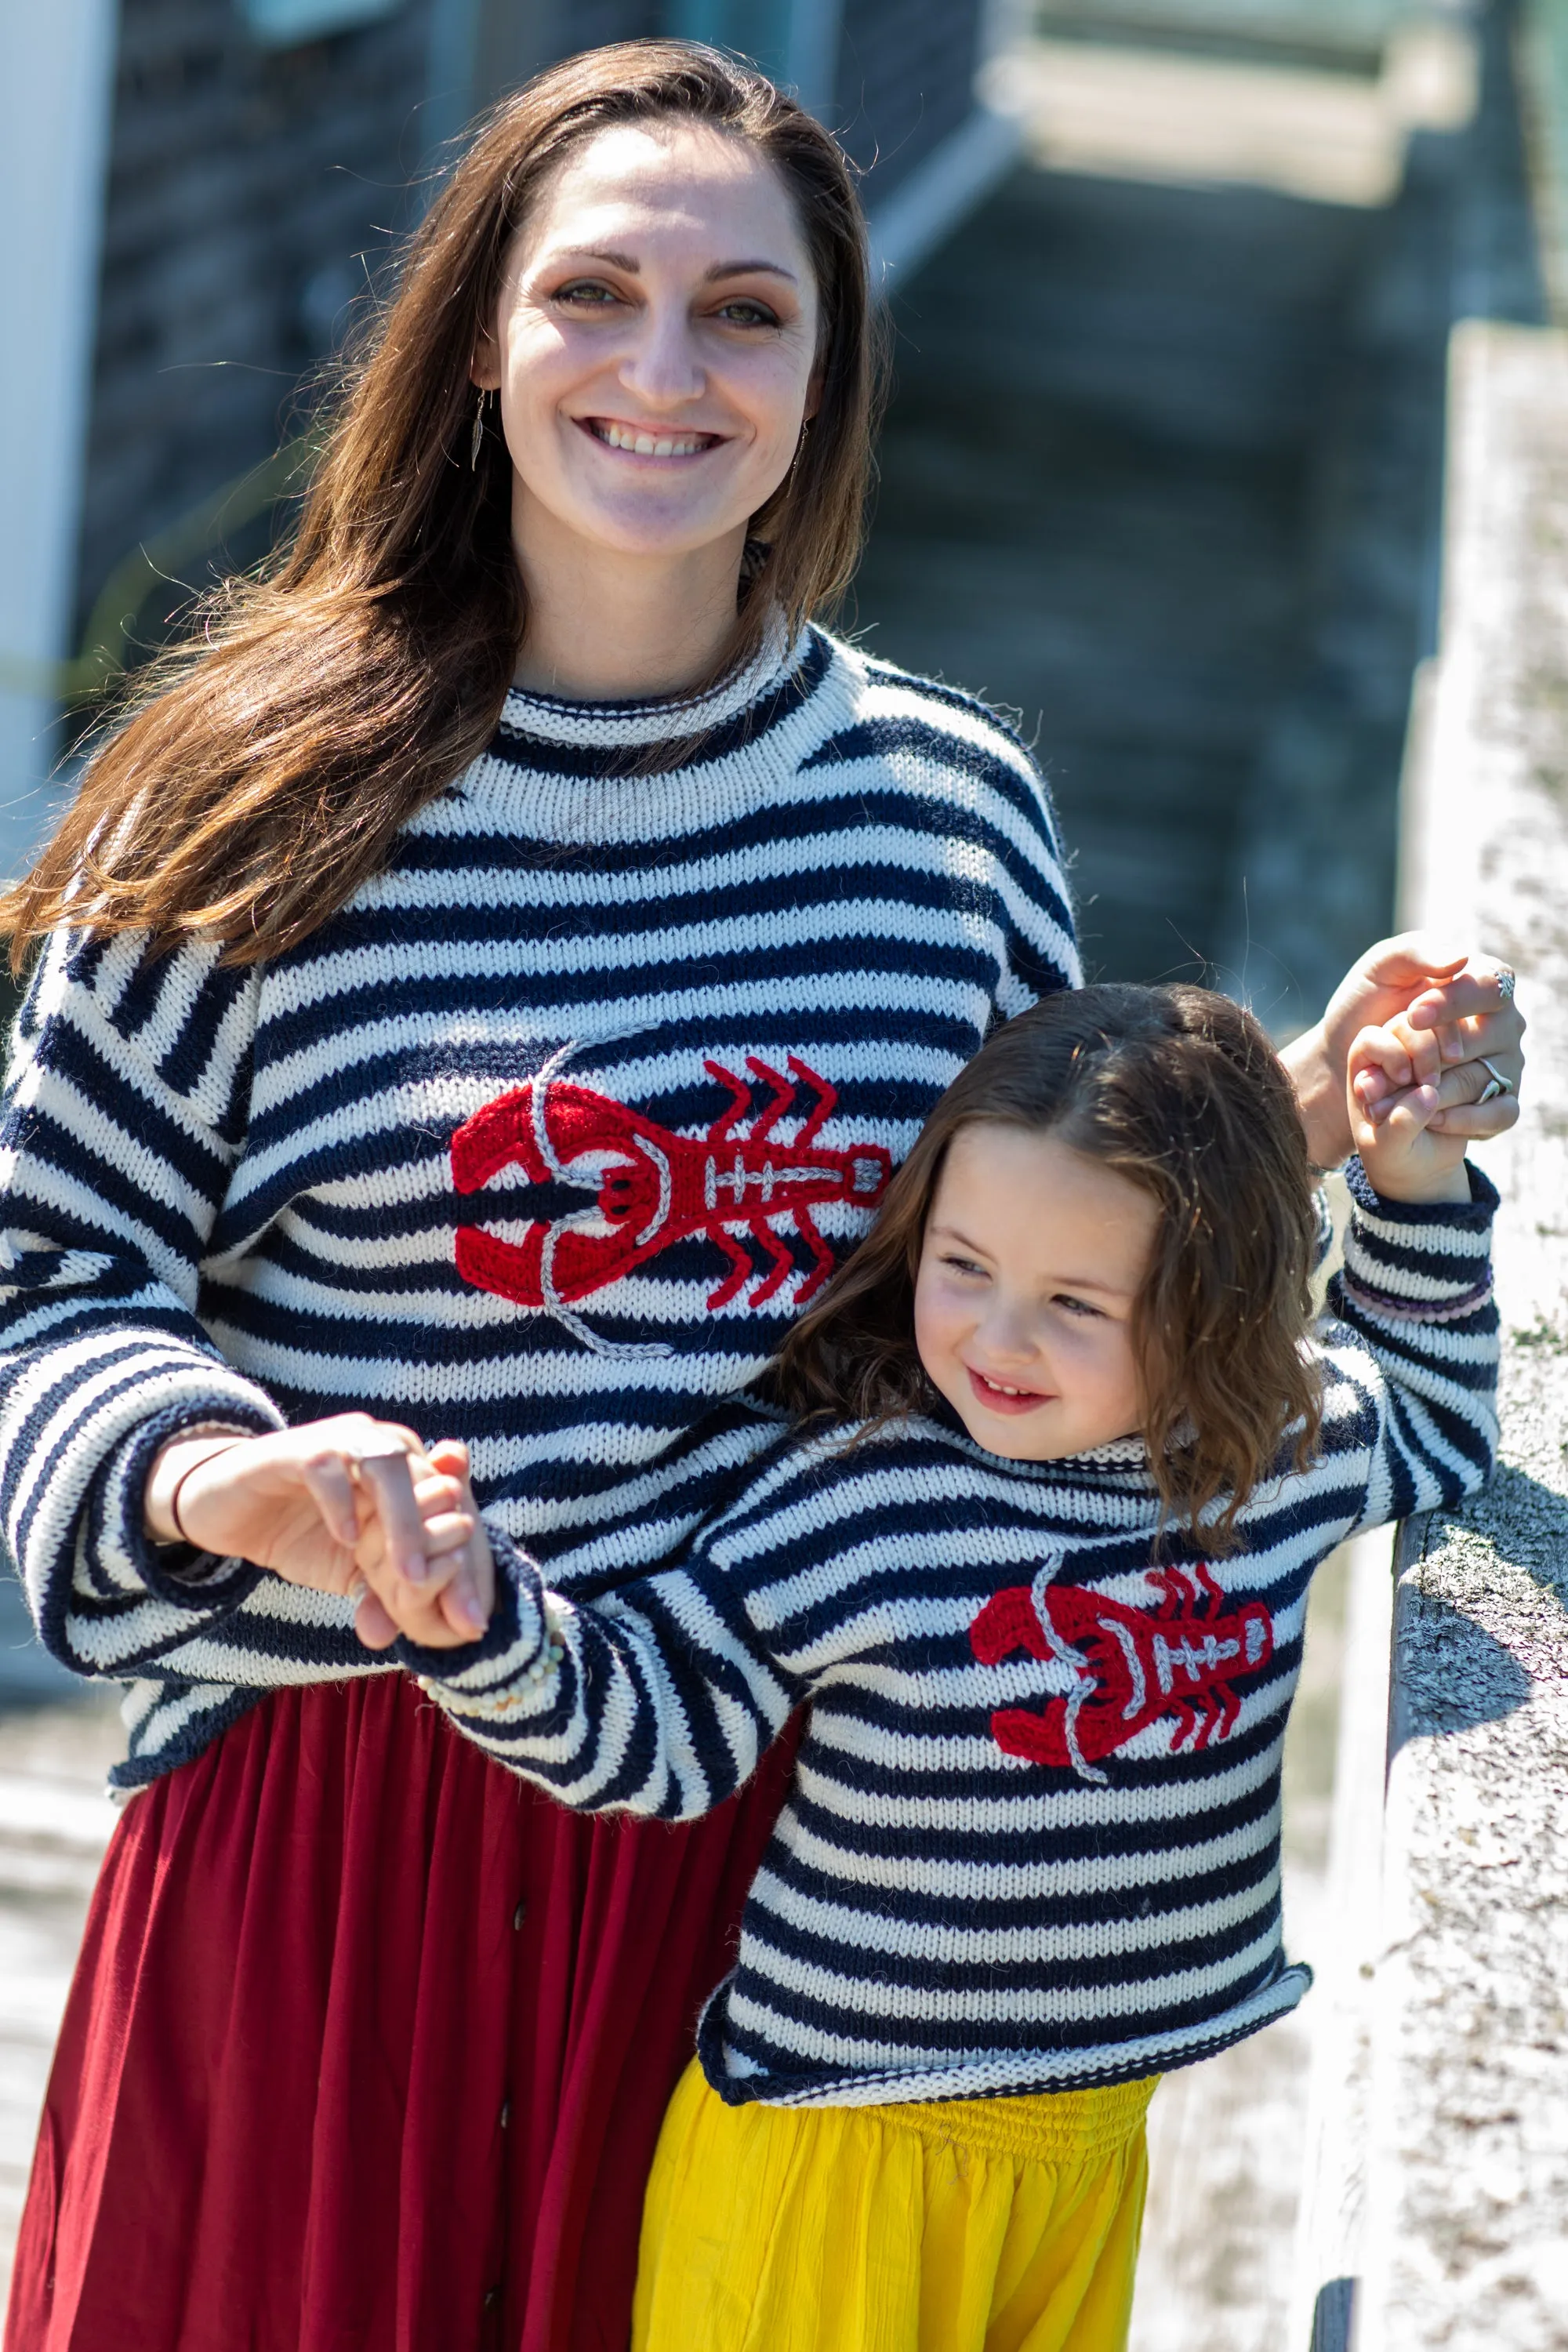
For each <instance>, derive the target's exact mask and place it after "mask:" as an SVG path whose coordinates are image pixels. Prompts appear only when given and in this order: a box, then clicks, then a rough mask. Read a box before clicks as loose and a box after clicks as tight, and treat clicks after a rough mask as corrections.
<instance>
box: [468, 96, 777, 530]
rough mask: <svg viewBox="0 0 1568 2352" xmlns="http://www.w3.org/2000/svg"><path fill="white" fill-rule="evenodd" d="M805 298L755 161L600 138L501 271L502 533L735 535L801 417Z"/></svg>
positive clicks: (493, 375)
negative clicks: (506, 486)
mask: <svg viewBox="0 0 1568 2352" xmlns="http://www.w3.org/2000/svg"><path fill="white" fill-rule="evenodd" d="M816 338H817V300H816V284H815V281H814V279H813V277H812V272H811V265H810V262H809V260H808V258H807V256H806V250H805V243H804V240H803V238H802V236H801V233H800V228H799V225H798V223H797V221H796V219H795V207H794V205H793V204H792V202H791V200H790V197H789V194H788V193H787V191H786V190H785V187H784V183H783V181H782V180H781V179H780V178H779V176H778V174H777V173H775V172H774V170H773V166H772V165H771V164H770V163H767V162H766V161H765V159H764V158H763V157H762V156H760V155H758V154H756V153H755V152H753V151H752V149H750V148H749V147H748V146H746V145H745V144H744V143H743V142H742V141H740V140H739V139H732V138H728V137H726V136H724V135H723V134H722V133H721V132H718V131H712V130H710V129H707V128H705V127H702V126H697V127H684V126H677V125H659V126H657V127H656V128H655V129H654V130H651V131H649V130H642V129H637V128H633V127H620V128H616V129H614V130H609V131H601V132H600V133H599V134H598V135H597V137H595V139H593V140H591V141H590V142H588V143H587V144H586V145H584V147H582V148H581V149H580V150H578V152H575V153H574V154H573V155H572V156H570V157H569V158H568V159H567V161H566V162H565V163H563V165H562V166H561V168H560V170H559V171H558V172H557V173H555V174H554V176H553V177H552V179H551V180H549V181H548V182H547V183H546V184H545V186H544V188H543V190H542V192H541V194H540V196H539V199H538V201H537V203H536V204H535V205H534V208H533V211H532V213H531V216H530V218H529V220H528V221H527V223H526V224H525V226H524V227H523V228H522V229H521V231H520V232H519V234H518V236H517V238H516V240H515V241H514V244H513V246H512V249H511V252H510V257H509V259H508V267H507V273H506V278H505V283H504V285H503V288H502V291H501V299H500V313H499V318H498V324H497V336H496V340H495V341H493V342H490V341H487V342H486V343H485V345H484V346H483V347H482V349H481V350H480V352H479V353H478V354H476V359H475V365H474V378H475V381H476V383H481V384H484V385H485V386H486V387H487V388H490V387H494V386H496V385H498V384H499V386H500V409H501V425H502V430H503V432H504V433H505V436H506V443H507V447H508V450H509V451H510V456H511V461H512V467H513V469H514V475H515V481H514V488H513V520H514V528H515V530H516V535H517V539H518V543H519V548H520V551H522V552H523V553H524V554H525V555H526V551H527V547H528V542H529V538H530V535H531V530H534V529H536V528H537V529H541V530H543V531H545V532H547V533H549V532H551V531H552V530H556V531H558V530H560V529H562V528H564V530H566V531H567V532H568V533H570V534H573V535H574V536H575V537H577V538H579V539H582V540H584V541H589V542H590V543H592V544H594V545H595V546H598V547H601V548H603V549H605V550H607V551H616V552H617V553H620V554H623V555H631V556H661V555H662V556H678V555H684V554H689V553H690V552H691V551H694V550H696V549H700V548H705V547H708V546H710V545H712V544H714V543H715V542H717V541H726V540H730V539H733V540H734V541H736V551H737V553H738V551H739V546H740V545H741V544H742V543H743V541H744V536H745V529H746V523H747V520H748V519H749V517H751V516H752V515H753V514H754V513H755V512H756V511H757V509H758V508H759V507H762V506H763V505H765V504H766V502H767V500H768V499H769V498H770V497H771V496H772V494H773V491H774V490H775V489H776V488H778V486H779V484H780V483H781V482H782V481H783V480H784V476H785V475H786V474H787V473H788V471H789V468H790V466H791V464H792V463H793V461H794V458H795V450H796V447H797V446H798V443H799V439H800V430H801V425H802V423H803V422H804V420H805V418H806V416H808V415H810V414H811V411H812V409H813V407H814V406H815V385H814V380H813V379H814V373H815V369H816Z"/></svg>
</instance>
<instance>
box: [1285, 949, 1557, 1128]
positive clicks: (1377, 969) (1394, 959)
mask: <svg viewBox="0 0 1568 2352" xmlns="http://www.w3.org/2000/svg"><path fill="white" fill-rule="evenodd" d="M1453 945H1454V943H1453V942H1452V941H1449V940H1435V939H1433V938H1432V937H1431V936H1430V935H1429V934H1427V933H1425V932H1421V931H1405V932H1403V933H1402V934H1401V935H1400V937H1399V938H1398V939H1393V940H1379V942H1378V944H1377V946H1376V947H1374V948H1371V949H1369V950H1368V951H1367V953H1366V954H1365V955H1364V956H1363V957H1362V959H1361V961H1359V963H1357V964H1356V965H1354V967H1353V968H1352V970H1351V971H1348V972H1347V973H1346V975H1345V977H1344V979H1343V980H1342V982H1340V985H1339V986H1338V988H1336V989H1335V991H1334V992H1333V995H1332V996H1331V999H1330V1000H1329V1006H1328V1010H1327V1011H1326V1013H1324V1014H1323V1017H1322V1019H1321V1021H1320V1022H1319V1023H1318V1024H1317V1025H1316V1026H1315V1027H1314V1028H1311V1029H1309V1030H1308V1031H1307V1032H1306V1033H1305V1034H1303V1035H1302V1036H1300V1037H1298V1038H1297V1039H1296V1040H1295V1042H1294V1043H1293V1044H1292V1045H1287V1046H1286V1047H1285V1049H1284V1051H1283V1054H1282V1055H1281V1056H1280V1058H1281V1060H1282V1061H1283V1062H1284V1064H1285V1066H1286V1068H1287V1069H1288V1070H1289V1073H1290V1076H1291V1079H1292V1081H1293V1083H1294V1085H1295V1088H1296V1096H1297V1099H1298V1101H1299V1102H1300V1106H1301V1117H1302V1119H1303V1121H1304V1123H1305V1126H1306V1129H1307V1144H1308V1149H1309V1150H1310V1152H1311V1155H1312V1158H1313V1160H1314V1161H1315V1162H1316V1163H1317V1165H1318V1166H1319V1167H1320V1168H1333V1167H1337V1166H1338V1164H1339V1162H1340V1161H1341V1160H1343V1159H1344V1158H1345V1157H1346V1155H1347V1153H1348V1152H1349V1151H1350V1150H1351V1148H1352V1141H1353V1138H1352V1132H1351V1123H1350V1119H1349V1118H1348V1117H1347V1111H1346V1104H1347V1097H1346V1085H1347V1080H1348V1076H1349V1063H1350V1054H1351V1048H1352V1044H1353V1043H1354V1041H1355V1039H1356V1038H1357V1036H1358V1035H1359V1034H1360V1033H1361V1032H1362V1031H1363V1029H1367V1028H1382V1027H1384V1026H1385V1025H1386V1024H1388V1023H1389V1022H1391V1021H1394V1020H1395V1019H1397V1018H1398V1017H1399V1016H1400V1015H1404V1016H1405V1024H1406V1027H1405V1029H1404V1030H1403V1031H1402V1033H1401V1034H1402V1035H1407V1036H1408V1039H1409V1047H1408V1050H1409V1053H1410V1055H1411V1058H1412V1066H1413V1068H1414V1069H1415V1081H1414V1082H1415V1083H1417V1084H1419V1085H1422V1086H1428V1085H1430V1086H1435V1087H1436V1089H1437V1099H1436V1107H1435V1108H1434V1109H1433V1111H1432V1113H1431V1118H1430V1119H1429V1121H1428V1124H1430V1125H1433V1126H1434V1127H1435V1129H1436V1132H1438V1133H1447V1134H1451V1135H1458V1136H1460V1137H1464V1138H1468V1139H1474V1140H1484V1139H1486V1138H1487V1137H1489V1136H1493V1135H1501V1134H1502V1133H1503V1132H1504V1131H1505V1130H1506V1129H1508V1128H1510V1127H1511V1126H1512V1125H1513V1123H1514V1121H1515V1119H1516V1118H1518V1117H1519V1102H1518V1093H1519V1084H1520V1078H1521V1073H1522V1071H1523V1068H1524V1055H1523V1053H1522V1051H1521V1041H1522V1039H1523V1036H1524V1026H1525V1024H1524V1016H1523V1014H1522V1013H1520V1012H1519V1011H1518V1009H1517V1008H1516V1006H1515V1005H1514V1003H1513V1002H1512V998H1511V995H1510V993H1509V991H1510V989H1511V984H1512V974H1511V973H1510V971H1508V967H1507V965H1506V964H1500V963H1497V962H1495V961H1493V960H1492V959H1491V958H1490V957H1489V956H1481V955H1477V956H1473V957H1472V956H1468V955H1464V954H1458V953H1453V952H1450V951H1449V950H1451V949H1452V947H1453ZM1483 1055H1484V1056H1485V1059H1486V1061H1488V1062H1490V1063H1493V1064H1495V1065H1496V1070H1497V1074H1498V1076H1500V1077H1501V1078H1502V1079H1504V1080H1505V1081H1506V1083H1507V1086H1508V1088H1509V1091H1508V1092H1507V1093H1505V1094H1497V1093H1493V1095H1492V1099H1491V1100H1490V1101H1489V1102H1487V1103H1484V1104H1483V1103H1482V1101H1481V1099H1480V1098H1481V1097H1482V1095H1483V1094H1485V1093H1487V1092H1488V1090H1489V1088H1490V1087H1491V1085H1492V1073H1491V1072H1490V1071H1489V1070H1488V1069H1487V1068H1486V1067H1485V1066H1484V1065H1483V1061H1482V1058H1481V1057H1482V1056H1483ZM1366 1075H1367V1079H1368V1083H1369V1085H1370V1087H1371V1088H1372V1090H1373V1094H1374V1096H1375V1097H1376V1098H1378V1099H1381V1098H1383V1096H1384V1094H1385V1093H1392V1092H1394V1091H1397V1090H1396V1089H1394V1088H1390V1087H1386V1086H1385V1083H1384V1079H1383V1077H1382V1076H1381V1073H1380V1072H1379V1071H1378V1070H1377V1069H1376V1068H1375V1067H1373V1068H1372V1069H1369V1070H1368V1072H1367V1074H1366Z"/></svg>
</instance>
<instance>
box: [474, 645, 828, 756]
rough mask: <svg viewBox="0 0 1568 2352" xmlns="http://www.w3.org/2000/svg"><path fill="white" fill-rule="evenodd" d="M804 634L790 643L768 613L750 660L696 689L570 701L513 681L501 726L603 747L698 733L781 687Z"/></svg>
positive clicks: (641, 745) (632, 746)
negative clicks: (687, 691)
mask: <svg viewBox="0 0 1568 2352" xmlns="http://www.w3.org/2000/svg"><path fill="white" fill-rule="evenodd" d="M810 635H811V633H810V632H809V630H803V631H802V632H801V634H800V635H799V636H797V637H796V638H795V642H794V644H793V645H791V644H790V643H789V642H788V641H787V638H786V635H785V630H784V621H783V618H782V617H775V618H774V619H773V621H772V622H771V623H770V624H769V625H768V628H767V631H766V633H765V635H764V636H763V642H762V644H761V646H759V647H758V649H757V651H756V652H755V654H753V655H752V658H751V660H750V661H748V662H745V663H743V664H742V667H740V668H739V669H735V670H731V673H730V675H729V676H728V677H724V678H721V680H720V681H719V683H718V684H717V685H716V686H712V687H710V688H707V689H706V690H705V691H704V692H702V693H700V694H684V695H653V696H646V697H642V698H630V699H626V700H617V699H606V700H599V701H577V700H573V699H570V698H567V697H566V696H563V695H552V694H538V693H534V692H532V691H531V690H530V689H526V688H522V687H517V686H514V687H512V688H510V691H509V692H508V695H507V698H506V701H505V704H504V705H503V707H502V709H501V715H500V726H501V730H502V732H503V733H504V734H507V735H513V736H521V737H524V738H531V739H532V740H534V741H536V742H546V743H559V744H564V745H571V746H573V747H574V748H577V749H582V750H588V749H594V750H602V751H637V750H642V749H646V748H647V746H649V745H651V744H658V743H666V742H672V741H673V742H682V741H685V740H689V739H691V738H696V737H700V736H704V735H707V734H710V733H711V731H712V730H714V729H715V728H720V727H723V726H725V725H726V724H727V723H728V722H730V721H731V720H733V719H737V718H739V716H740V715H741V713H742V711H744V710H746V709H748V708H749V707H750V706H751V705H752V703H754V702H756V701H757V700H758V699H759V698H761V697H763V695H766V694H769V693H772V692H775V691H776V690H777V689H778V688H780V687H782V686H784V684H785V683H786V682H787V681H788V680H789V679H790V678H791V677H793V676H794V674H795V672H796V671H797V670H798V669H799V667H800V666H801V663H802V662H803V660H804V659H805V654H806V651H807V648H808V646H809V643H810Z"/></svg>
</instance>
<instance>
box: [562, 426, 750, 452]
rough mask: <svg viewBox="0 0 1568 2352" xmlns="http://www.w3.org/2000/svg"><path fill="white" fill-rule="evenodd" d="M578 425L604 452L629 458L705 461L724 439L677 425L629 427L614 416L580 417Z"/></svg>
mask: <svg viewBox="0 0 1568 2352" xmlns="http://www.w3.org/2000/svg"><path fill="white" fill-rule="evenodd" d="M577 422H578V424H579V425H581V426H582V428H583V430H584V433H586V434H587V436H588V438H589V439H590V440H591V441H596V442H597V443H598V444H599V446H600V447H601V449H614V450H616V451H617V452H618V453H619V454H620V455H621V456H623V457H659V458H664V459H668V458H671V457H684V458H691V457H706V456H707V455H708V452H709V450H710V449H716V448H717V447H718V446H719V443H720V441H721V438H722V436H721V435H720V434H717V433H699V432H694V431H692V430H691V429H690V428H688V429H687V430H685V431H684V432H678V431H677V430H676V429H675V427H674V426H673V425H665V426H663V427H660V426H658V425H626V424H623V423H622V421H621V420H620V419H619V418H618V417H613V416H580V417H579V418H578V419H577Z"/></svg>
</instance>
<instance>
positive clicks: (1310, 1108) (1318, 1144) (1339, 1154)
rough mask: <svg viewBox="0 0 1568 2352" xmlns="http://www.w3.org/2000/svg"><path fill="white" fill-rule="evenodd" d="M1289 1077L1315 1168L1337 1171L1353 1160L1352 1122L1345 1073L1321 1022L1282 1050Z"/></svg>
mask: <svg viewBox="0 0 1568 2352" xmlns="http://www.w3.org/2000/svg"><path fill="white" fill-rule="evenodd" d="M1279 1059H1280V1062H1281V1063H1282V1065H1283V1066H1284V1069H1285V1074H1286V1076H1288V1077H1289V1081H1290V1084H1291V1085H1292V1087H1294V1088H1295V1090H1296V1106H1297V1108H1298V1109H1299V1110H1300V1114H1301V1124H1302V1126H1303V1127H1304V1128H1305V1129H1306V1130H1307V1150H1308V1153H1309V1155H1310V1159H1311V1162H1312V1165H1313V1167H1314V1168H1337V1167H1339V1166H1340V1164H1341V1162H1342V1160H1347V1159H1348V1158H1349V1157H1350V1152H1351V1129H1350V1120H1349V1118H1348V1117H1347V1115H1346V1111H1345V1082H1344V1071H1343V1068H1342V1067H1335V1066H1333V1065H1332V1064H1331V1060H1330V1057H1329V1041H1328V1036H1327V1034H1326V1032H1325V1030H1324V1028H1323V1024H1322V1023H1321V1021H1315V1022H1314V1023H1313V1024H1312V1026H1311V1027H1310V1029H1303V1030H1302V1032H1301V1034H1300V1036H1299V1037H1293V1038H1292V1039H1291V1041H1290V1043H1289V1045H1282V1046H1281V1047H1280V1049H1279Z"/></svg>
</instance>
